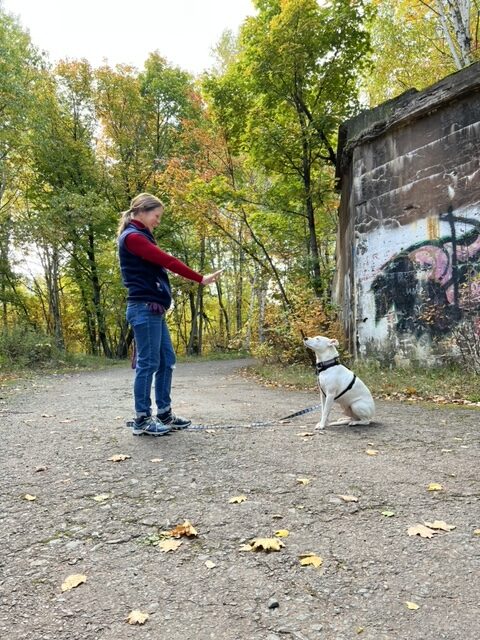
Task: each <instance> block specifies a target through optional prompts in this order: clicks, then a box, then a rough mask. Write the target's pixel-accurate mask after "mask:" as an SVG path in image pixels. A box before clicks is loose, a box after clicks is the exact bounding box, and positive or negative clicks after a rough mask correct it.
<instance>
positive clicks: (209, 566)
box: [205, 560, 217, 569]
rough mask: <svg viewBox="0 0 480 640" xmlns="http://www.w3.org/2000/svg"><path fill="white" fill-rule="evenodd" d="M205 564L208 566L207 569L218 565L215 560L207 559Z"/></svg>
mask: <svg viewBox="0 0 480 640" xmlns="http://www.w3.org/2000/svg"><path fill="white" fill-rule="evenodd" d="M205 566H206V567H207V569H215V567H216V566H217V565H216V564H215V563H214V562H212V561H211V560H207V561H206V562H205Z"/></svg>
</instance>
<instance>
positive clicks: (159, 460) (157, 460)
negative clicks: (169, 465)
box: [150, 458, 163, 462]
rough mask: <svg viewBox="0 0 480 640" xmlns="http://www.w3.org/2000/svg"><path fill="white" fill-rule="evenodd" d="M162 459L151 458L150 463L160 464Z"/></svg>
mask: <svg viewBox="0 0 480 640" xmlns="http://www.w3.org/2000/svg"><path fill="white" fill-rule="evenodd" d="M162 460H163V458H152V459H151V460H150V462H162Z"/></svg>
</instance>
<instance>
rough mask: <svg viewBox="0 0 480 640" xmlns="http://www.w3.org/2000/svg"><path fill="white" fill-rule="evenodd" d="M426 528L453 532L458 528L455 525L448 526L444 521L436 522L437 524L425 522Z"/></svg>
mask: <svg viewBox="0 0 480 640" xmlns="http://www.w3.org/2000/svg"><path fill="white" fill-rule="evenodd" d="M425 526H426V527H430V529H440V530H441V531H453V529H456V528H457V527H456V526H455V525H454V524H447V523H446V522H445V521H444V520H435V522H425Z"/></svg>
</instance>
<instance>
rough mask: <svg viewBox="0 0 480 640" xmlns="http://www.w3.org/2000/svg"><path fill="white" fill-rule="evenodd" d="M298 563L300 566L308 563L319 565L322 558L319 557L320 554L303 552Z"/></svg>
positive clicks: (314, 565) (305, 565) (321, 562)
mask: <svg viewBox="0 0 480 640" xmlns="http://www.w3.org/2000/svg"><path fill="white" fill-rule="evenodd" d="M300 564H301V565H302V567H307V566H309V565H312V566H313V567H320V566H321V565H322V564H323V558H320V556H317V555H316V554H315V553H304V554H302V555H301V556H300Z"/></svg>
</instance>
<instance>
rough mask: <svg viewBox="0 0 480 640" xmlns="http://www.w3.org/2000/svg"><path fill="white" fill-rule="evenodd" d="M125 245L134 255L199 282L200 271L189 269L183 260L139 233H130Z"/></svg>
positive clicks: (201, 277) (200, 280)
mask: <svg viewBox="0 0 480 640" xmlns="http://www.w3.org/2000/svg"><path fill="white" fill-rule="evenodd" d="M125 245H126V247H127V249H128V251H130V253H133V254H134V255H135V256H138V257H139V258H143V259H144V260H147V261H148V262H152V263H153V264H158V265H159V266H161V267H164V268H165V269H168V270H169V271H173V273H177V274H178V275H179V276H182V277H183V278H187V279H188V280H193V281H194V282H198V283H201V282H202V280H203V276H202V274H201V273H198V272H197V271H194V270H193V269H190V267H188V266H187V265H186V264H185V263H184V262H182V261H181V260H179V259H178V258H175V257H174V256H171V255H170V254H169V253H166V252H165V251H162V250H161V249H160V248H159V247H157V245H155V244H153V243H152V242H150V241H149V240H147V238H145V236H144V235H143V234H141V233H130V234H129V235H128V236H127V237H126V238H125Z"/></svg>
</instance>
